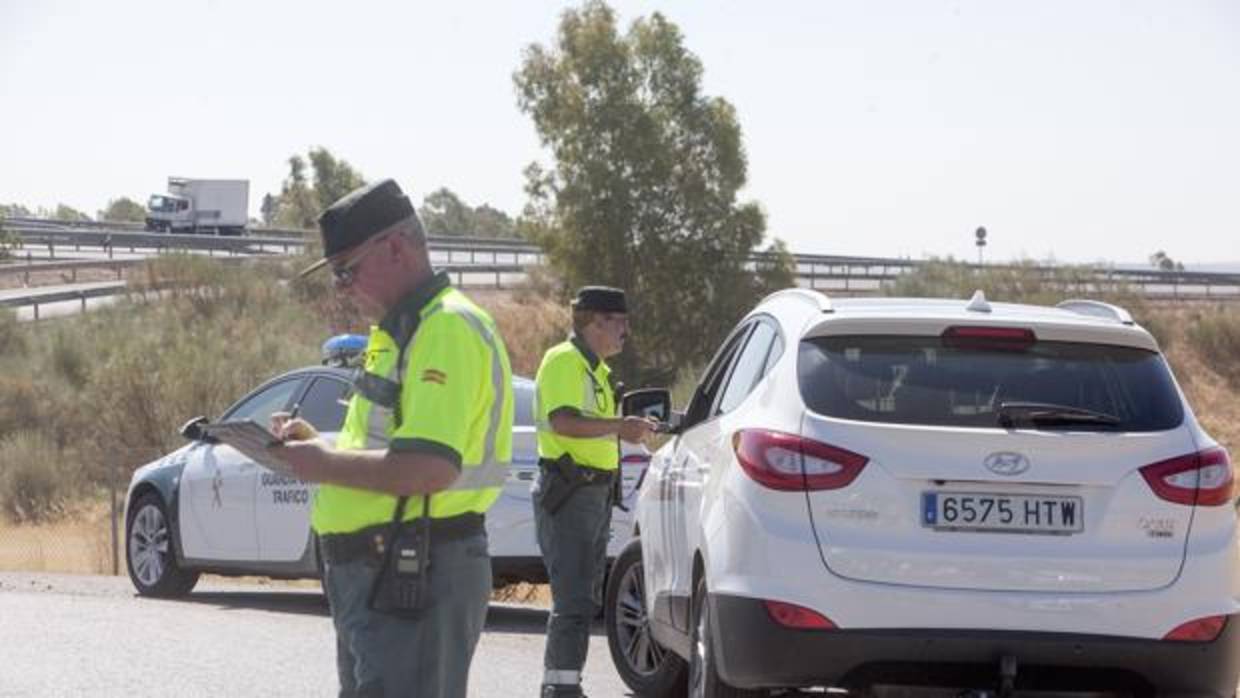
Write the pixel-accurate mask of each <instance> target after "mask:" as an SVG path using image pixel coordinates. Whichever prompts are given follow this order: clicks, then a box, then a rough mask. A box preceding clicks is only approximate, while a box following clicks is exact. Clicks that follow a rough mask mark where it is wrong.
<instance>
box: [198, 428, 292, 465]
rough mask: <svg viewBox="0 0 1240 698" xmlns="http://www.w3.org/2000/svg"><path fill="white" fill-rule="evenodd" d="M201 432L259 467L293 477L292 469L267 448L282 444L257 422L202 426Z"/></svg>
mask: <svg viewBox="0 0 1240 698" xmlns="http://www.w3.org/2000/svg"><path fill="white" fill-rule="evenodd" d="M202 431H203V432H204V433H205V434H206V435H207V436H210V437H212V438H214V439H216V440H217V441H219V442H220V443H225V444H228V445H229V446H232V447H233V448H235V449H237V450H238V451H240V452H241V453H242V454H243V455H244V456H246V457H247V458H249V459H250V460H252V461H254V462H255V463H258V464H259V465H261V466H263V467H265V468H268V469H270V470H274V471H276V472H278V473H281V474H284V475H293V469H292V467H291V466H289V464H288V463H287V462H286V461H285V460H284V459H282V458H280V457H279V456H277V455H276V454H275V452H273V451H270V450H268V447H269V446H275V445H277V444H280V443H283V442H282V441H280V439H279V438H277V437H276V435H275V434H272V433H271V432H270V431H268V430H267V428H266V427H264V426H262V425H260V424H259V423H258V422H255V421H253V420H249V419H238V420H230V421H226V422H216V423H215V424H204V425H202Z"/></svg>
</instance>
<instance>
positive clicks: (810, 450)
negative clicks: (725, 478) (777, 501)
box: [732, 429, 870, 491]
mask: <svg viewBox="0 0 1240 698" xmlns="http://www.w3.org/2000/svg"><path fill="white" fill-rule="evenodd" d="M732 450H733V451H735V452H736V460H737V461H738V462H739V463H740V464H741V469H743V470H744V471H745V474H747V475H748V476H749V477H750V478H752V479H753V480H754V481H755V482H757V483H758V484H760V485H763V486H765V487H769V488H770V489H773V490H783V491H805V490H837V489H840V488H841V487H847V486H848V485H849V484H851V483H852V481H853V480H855V479H856V478H857V475H859V474H860V473H861V469H862V468H864V467H865V464H866V463H868V462H869V460H870V459H869V458H866V457H865V456H862V455H859V454H856V453H853V452H852V451H848V450H845V449H842V448H840V447H838V446H831V445H830V444H824V443H821V442H819V441H812V440H810V439H806V438H803V437H801V436H797V435H795V434H785V433H783V432H778V431H765V430H762V429H742V430H740V431H738V432H736V433H735V434H733V435H732Z"/></svg>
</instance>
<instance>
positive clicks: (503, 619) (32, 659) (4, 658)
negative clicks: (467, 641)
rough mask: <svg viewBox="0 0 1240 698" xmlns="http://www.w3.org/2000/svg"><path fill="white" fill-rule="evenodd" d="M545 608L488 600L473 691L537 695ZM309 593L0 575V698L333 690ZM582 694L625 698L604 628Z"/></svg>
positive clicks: (593, 646)
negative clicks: (175, 591)
mask: <svg viewBox="0 0 1240 698" xmlns="http://www.w3.org/2000/svg"><path fill="white" fill-rule="evenodd" d="M546 622H547V611H546V609H542V608H537V607H533V606H523V605H514V604H493V605H492V606H491V609H490V613H489V615H488V617H487V626H486V631H485V632H484V633H483V635H482V640H481V641H480V642H479V644H478V651H477V653H476V654H475V655H474V661H473V670H472V672H471V674H470V690H469V695H470V696H471V698H493V697H497V696H503V697H508V696H512V697H515V698H522V697H527V696H528V697H530V698H534V697H535V696H537V695H538V686H539V683H540V681H541V679H542V650H543V630H544V628H545V626H546ZM333 638H334V636H333V633H332V627H331V619H330V617H329V616H328V613H327V606H326V604H325V602H324V600H323V596H322V595H321V594H319V593H317V592H315V591H309V590H301V589H296V590H290V589H284V588H276V589H271V588H264V587H255V586H246V585H238V584H229V583H226V582H225V583H209V582H206V581H204V582H202V583H200V584H199V586H198V587H197V588H196V589H195V591H194V593H192V594H190V595H189V596H188V597H186V598H185V599H182V600H177V601H163V600H151V599H145V598H139V597H138V596H137V595H136V594H135V593H134V591H133V587H132V586H130V584H129V580H128V579H127V578H124V577H98V576H78V575H56V574H30V573H8V572H0V697H3V698H10V697H18V696H20V697H22V698H25V697H26V696H92V697H96V696H126V697H129V696H133V697H141V696H160V697H163V696H170V695H176V696H181V697H184V698H194V697H198V696H203V697H206V696H211V697H212V698H214V697H216V696H230V697H231V696H335V695H336V689H337V683H336V672H335V649H334V648H335V644H334V639H333ZM584 683H585V685H584V688H585V691H586V693H587V695H589V696H591V698H612V697H619V696H627V695H629V692H628V691H627V689H625V687H624V684H623V683H622V682H621V681H620V678H619V676H617V674H616V672H615V669H614V668H613V667H612V663H611V656H610V655H609V654H608V651H607V639H606V637H605V636H604V634H603V629H602V627H601V625H600V626H596V627H595V630H594V636H593V637H592V638H591V639H590V658H589V662H588V664H587V666H586V671H585V682H584Z"/></svg>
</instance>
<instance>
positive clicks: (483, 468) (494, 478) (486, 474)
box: [447, 461, 509, 490]
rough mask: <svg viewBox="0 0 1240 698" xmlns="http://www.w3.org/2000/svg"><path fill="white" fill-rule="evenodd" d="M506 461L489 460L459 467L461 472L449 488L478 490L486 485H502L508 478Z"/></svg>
mask: <svg viewBox="0 0 1240 698" xmlns="http://www.w3.org/2000/svg"><path fill="white" fill-rule="evenodd" d="M508 465H509V464H508V463H500V462H499V461H491V462H490V463H483V464H482V465H466V466H462V467H461V474H460V476H458V477H457V478H456V482H453V483H452V486H451V487H448V488H447V489H449V490H480V489H483V488H486V487H503V486H504V481H505V480H507V479H508Z"/></svg>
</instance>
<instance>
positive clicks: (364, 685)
mask: <svg viewBox="0 0 1240 698" xmlns="http://www.w3.org/2000/svg"><path fill="white" fill-rule="evenodd" d="M319 227H320V229H321V232H322V236H323V252H324V259H323V260H321V261H319V262H318V263H316V264H314V265H313V266H311V267H310V268H309V269H306V270H305V271H304V272H302V273H303V274H307V273H309V272H311V271H313V270H315V269H317V268H319V267H321V266H324V265H327V266H329V268H330V269H331V272H332V274H333V276H334V280H335V286H336V288H337V290H338V291H340V292H341V293H344V294H347V295H348V296H349V297H350V298H351V299H352V300H354V301H355V303H356V304H357V305H358V306H359V307H360V308H362V309H363V311H364V312H365V313H366V314H368V315H369V316H370V317H371V318H372V319H373V320H376V321H377V322H378V324H377V325H374V326H372V327H371V329H370V336H369V338H368V341H367V344H366V349H365V359H364V365H363V367H362V370H360V371H359V372H358V373H357V375H356V377H355V380H354V395H353V397H352V398H351V399H350V402H349V408H348V412H347V414H346V416H345V422H344V426H343V428H342V430H341V433H340V436H339V438H338V439H337V441H336V444H335V446H334V447H333V446H331V445H329V444H327V443H325V442H324V441H323V440H321V439H320V438H318V435H317V434H316V433H315V431H314V428H313V427H312V426H310V424H308V423H306V422H305V421H303V420H300V419H290V418H289V416H288V415H276V416H273V419H272V422H273V424H272V426H273V429H275V430H276V431H277V435H278V436H280V437H281V438H283V439H284V440H285V441H284V444H283V445H282V446H277V447H275V449H276V451H277V453H278V454H279V455H281V456H282V457H283V458H284V460H286V461H287V462H288V463H289V464H290V466H291V468H292V470H293V472H294V473H295V474H296V475H297V476H298V477H300V478H302V479H305V480H310V481H314V482H318V483H321V485H320V486H319V488H318V492H317V494H316V497H315V501H314V509H313V514H312V519H311V520H312V524H313V527H314V530H315V532H316V534H317V535H318V539H319V549H320V551H321V556H322V559H323V563H324V571H323V574H324V581H325V586H326V590H327V597H328V601H329V602H330V604H331V612H332V621H333V623H334V625H335V629H336V640H337V642H336V653H337V671H338V673H339V677H340V695H341V696H419V697H429V698H464V696H465V695H466V682H467V679H468V674H469V664H470V661H471V659H472V657H473V652H474V647H475V646H476V645H477V642H478V638H479V636H480V634H481V632H482V626H483V622H484V620H485V618H486V610H487V602H488V599H489V596H490V592H491V563H490V558H489V557H488V553H487V539H486V532H485V528H484V514H485V512H486V511H487V509H488V508H489V507H490V506H491V504H492V503H493V502H494V501H495V500H496V498H497V497H498V496H499V492H500V487H501V486H502V484H503V481H504V478H505V477H506V476H507V471H508V464H509V462H510V461H511V457H512V417H513V398H512V378H511V375H512V374H511V369H510V367H509V363H508V354H507V351H506V349H505V347H504V343H503V341H502V340H501V339H500V336H499V333H498V332H497V331H496V328H495V324H494V322H493V321H492V319H491V318H490V316H488V315H487V313H486V312H485V311H483V310H482V309H481V308H479V307H478V306H476V305H475V304H474V303H473V302H471V301H470V300H469V299H468V298H466V297H465V295H464V294H462V293H461V292H460V291H458V290H456V289H454V288H452V287H451V286H450V284H449V282H448V277H447V275H446V274H443V273H439V274H436V273H435V272H434V271H433V270H432V268H431V265H430V260H429V258H428V255H427V249H426V236H425V233H424V232H423V228H422V224H421V223H420V222H419V221H418V217H417V215H416V214H415V212H414V209H413V206H412V205H411V204H410V202H409V199H408V198H407V197H406V196H405V195H404V194H402V193H401V190H400V187H398V186H397V185H396V183H395V182H393V181H392V180H384V181H382V182H378V183H376V184H372V185H368V186H365V187H362V188H360V189H357V190H356V191H353V192H351V193H350V194H348V195H347V196H345V197H344V198H342V199H340V200H339V201H337V202H336V203H334V204H332V206H331V207H330V208H328V209H327V210H326V211H325V212H324V213H323V214H322V216H321V217H320V218H319ZM411 532H412V534H411ZM397 552H399V555H397V554H396V553H397ZM377 580H378V581H377ZM392 580H395V581H393V582H392V584H390V585H389V584H387V582H388V581H392ZM392 590H395V591H392ZM389 592H391V593H389Z"/></svg>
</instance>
